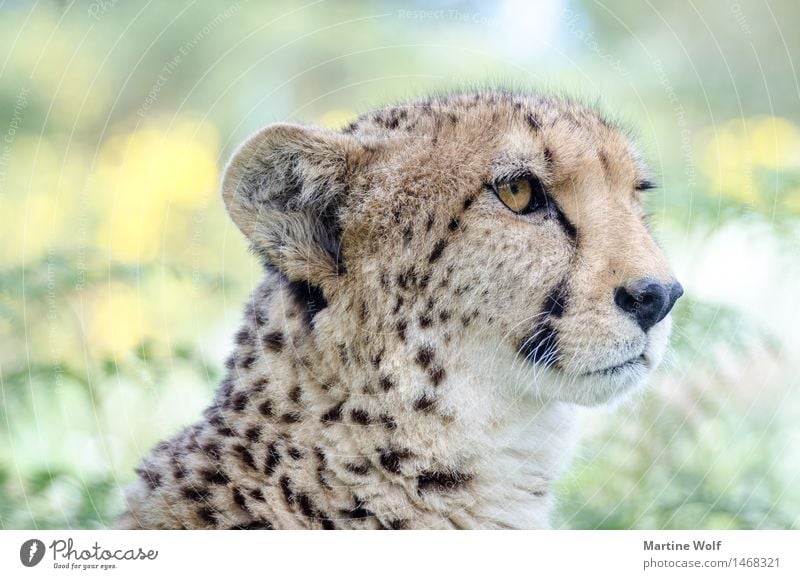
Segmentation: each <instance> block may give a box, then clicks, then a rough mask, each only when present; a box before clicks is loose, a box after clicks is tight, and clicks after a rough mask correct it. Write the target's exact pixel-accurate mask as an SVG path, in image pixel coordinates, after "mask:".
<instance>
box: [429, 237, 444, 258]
mask: <svg viewBox="0 0 800 579" xmlns="http://www.w3.org/2000/svg"><path fill="white" fill-rule="evenodd" d="M446 246H447V242H446V241H445V240H444V239H440V240H439V241H437V242H436V245H434V246H433V251H431V254H430V255H429V256H428V263H433V262H435V261H436V260H437V259H439V258H440V257H442V252H443V251H444V248H445V247H446Z"/></svg>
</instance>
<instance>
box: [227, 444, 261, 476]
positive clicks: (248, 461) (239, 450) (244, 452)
mask: <svg viewBox="0 0 800 579" xmlns="http://www.w3.org/2000/svg"><path fill="white" fill-rule="evenodd" d="M232 450H233V451H234V452H235V453H236V454H238V455H239V458H240V459H241V461H242V462H243V463H244V464H245V465H247V466H248V467H250V468H252V469H254V470H255V468H256V461H255V460H253V454H252V453H251V452H250V450H249V449H248V448H246V447H245V446H242V445H241V444H237V445H234V447H233V449H232Z"/></svg>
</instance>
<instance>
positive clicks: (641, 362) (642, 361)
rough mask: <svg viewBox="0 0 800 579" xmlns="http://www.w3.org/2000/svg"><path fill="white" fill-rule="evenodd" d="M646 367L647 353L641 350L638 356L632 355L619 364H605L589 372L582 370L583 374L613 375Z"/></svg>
mask: <svg viewBox="0 0 800 579" xmlns="http://www.w3.org/2000/svg"><path fill="white" fill-rule="evenodd" d="M647 367H648V360H647V355H646V354H645V353H644V352H642V353H641V354H639V355H638V356H634V357H632V358H629V359H627V360H625V361H624V362H622V363H621V364H616V365H614V366H607V367H605V368H600V369H599V370H590V371H589V372H584V374H583V375H584V376H615V375H618V374H622V373H623V372H627V371H629V370H633V369H638V368H642V369H646V368H647Z"/></svg>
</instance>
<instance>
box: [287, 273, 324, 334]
mask: <svg viewBox="0 0 800 579" xmlns="http://www.w3.org/2000/svg"><path fill="white" fill-rule="evenodd" d="M286 287H287V288H288V289H289V292H290V293H291V294H292V297H294V299H295V301H296V302H297V304H298V305H299V306H300V307H301V308H303V319H304V320H305V322H306V324H307V325H311V322H312V321H313V320H314V316H316V315H317V314H318V313H319V312H321V311H322V310H324V309H325V308H326V307H328V300H326V299H325V296H324V295H323V293H322V289H320V287H319V286H316V285H314V284H311V283H308V282H307V281H290V282H289V283H288V284H287V286H286Z"/></svg>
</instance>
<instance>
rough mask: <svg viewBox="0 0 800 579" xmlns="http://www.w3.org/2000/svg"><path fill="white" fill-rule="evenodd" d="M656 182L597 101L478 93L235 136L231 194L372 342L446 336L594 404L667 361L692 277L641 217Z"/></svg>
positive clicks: (561, 394) (287, 270)
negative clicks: (674, 314) (336, 123)
mask: <svg viewBox="0 0 800 579" xmlns="http://www.w3.org/2000/svg"><path fill="white" fill-rule="evenodd" d="M651 187H652V185H651V182H650V180H649V177H648V172H647V169H646V168H645V166H644V163H643V162H642V160H641V158H640V156H639V155H638V154H637V152H636V150H635V148H634V146H633V145H632V143H631V142H630V140H629V139H628V138H627V136H626V135H625V134H623V132H621V131H620V130H619V129H617V128H616V127H614V126H612V125H611V124H610V123H608V122H607V121H605V120H604V119H603V118H602V117H601V116H599V115H598V114H597V113H596V112H594V111H593V110H591V109H588V108H585V107H583V106H580V105H577V104H574V103H569V102H565V101H561V100H557V99H551V98H544V97H523V96H517V95H510V94H506V93H497V92H484V93H478V94H475V95H465V96H456V97H448V98H442V99H432V100H428V101H423V102H413V103H409V104H403V105H398V106H393V107H389V108H386V109H382V110H379V111H377V112H374V113H372V114H368V115H366V116H364V117H362V118H360V119H359V120H358V121H356V122H354V123H353V124H351V125H350V126H349V127H347V128H346V129H344V130H343V131H341V132H333V131H328V130H323V129H318V128H312V127H305V126H298V125H289V124H276V125H271V126H269V127H267V128H266V129H264V130H262V131H261V132H259V133H258V134H256V135H255V136H253V137H252V138H251V139H250V140H248V141H247V142H246V143H245V144H244V145H243V146H242V147H241V148H240V149H239V150H238V151H237V152H236V154H235V155H234V157H233V159H232V160H231V162H230V164H229V166H228V168H227V170H226V174H225V178H224V182H223V197H224V199H225V202H226V205H227V207H228V210H229V212H230V214H231V216H232V218H233V220H234V221H235V222H236V224H237V225H238V226H239V228H240V229H241V230H242V231H243V232H244V233H245V234H246V235H247V237H248V238H249V239H250V241H251V242H252V243H253V245H254V247H255V248H256V249H257V250H258V251H259V252H260V253H261V254H262V255H263V256H264V257H265V259H266V260H267V261H268V262H269V264H270V265H271V266H273V267H275V268H277V269H278V270H279V271H280V272H281V273H282V274H283V275H285V276H286V277H287V278H289V279H290V280H294V281H300V280H302V281H305V282H307V283H309V284H311V285H313V286H316V287H318V288H320V291H321V292H322V294H323V295H324V297H325V300H326V303H328V304H340V305H341V307H340V308H339V310H338V311H339V312H340V315H341V316H348V317H349V319H350V321H353V323H356V324H358V325H360V327H361V328H362V330H363V336H362V339H363V341H364V343H365V344H368V343H369V342H370V338H369V336H378V335H380V336H383V335H388V334H393V335H396V336H398V338H397V339H398V340H400V341H402V342H404V343H406V344H409V343H411V342H416V343H425V342H426V341H436V340H443V341H444V342H446V343H448V344H450V346H449V347H451V348H455V349H460V351H461V352H462V354H463V355H462V359H465V360H466V361H464V363H467V364H468V363H473V364H474V365H475V366H476V368H478V367H480V369H481V370H480V371H483V372H486V371H490V372H491V373H492V374H493V375H494V376H495V377H496V381H497V382H500V383H502V384H504V385H505V386H510V387H513V388H515V389H516V390H517V391H519V392H522V393H529V394H531V395H533V396H535V397H537V398H539V399H542V400H560V401H566V402H572V403H578V404H584V405H595V404H600V403H604V402H607V401H609V400H612V399H615V398H619V397H621V396H622V395H624V394H625V393H628V392H631V391H633V390H634V389H635V387H636V386H637V385H639V384H641V383H642V382H643V379H644V378H645V377H646V376H647V374H648V373H649V372H650V371H651V370H652V369H653V368H654V367H655V366H656V365H657V364H658V363H659V361H660V359H661V358H662V355H663V352H664V350H665V347H666V344H667V340H668V335H669V332H670V319H669V315H668V314H669V312H670V309H671V308H672V306H673V304H674V303H675V301H676V299H677V298H678V297H680V295H681V294H682V292H683V290H682V288H681V286H680V284H679V283H677V282H676V280H675V278H674V276H673V274H672V273H671V270H670V267H669V265H668V264H667V262H666V260H665V257H664V256H663V254H662V252H661V251H660V249H659V248H658V246H657V245H656V243H655V242H654V240H653V238H652V236H651V234H650V232H649V230H648V227H647V224H646V216H645V211H644V209H643V200H642V196H643V191H645V190H646V189H649V188H651ZM342 304H343V305H342ZM408 351H409V357H410V358H413V352H414V350H413V349H412V348H411V347H410V346H409V348H408Z"/></svg>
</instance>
